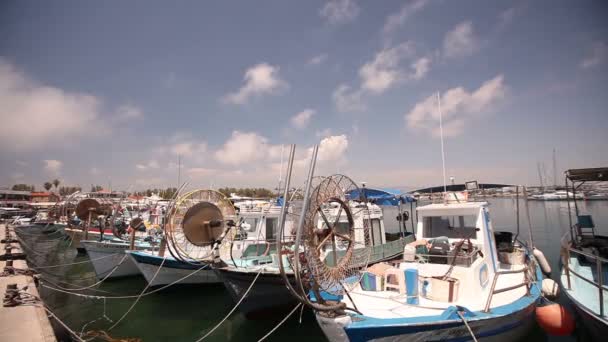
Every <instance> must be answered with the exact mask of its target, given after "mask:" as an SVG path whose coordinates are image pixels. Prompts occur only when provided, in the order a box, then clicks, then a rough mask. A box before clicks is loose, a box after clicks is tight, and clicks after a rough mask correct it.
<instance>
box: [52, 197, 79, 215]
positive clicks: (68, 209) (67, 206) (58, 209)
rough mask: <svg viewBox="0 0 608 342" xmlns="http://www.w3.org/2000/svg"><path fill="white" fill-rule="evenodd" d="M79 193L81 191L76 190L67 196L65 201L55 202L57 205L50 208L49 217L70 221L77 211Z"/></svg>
mask: <svg viewBox="0 0 608 342" xmlns="http://www.w3.org/2000/svg"><path fill="white" fill-rule="evenodd" d="M79 194H80V191H76V192H74V193H72V194H70V195H69V196H67V197H66V198H65V199H64V200H63V201H60V202H57V203H55V205H53V206H52V207H51V208H50V209H49V217H50V218H53V219H55V220H57V221H60V222H69V219H70V218H71V217H72V216H73V215H74V212H75V211H76V206H77V205H78V195H79Z"/></svg>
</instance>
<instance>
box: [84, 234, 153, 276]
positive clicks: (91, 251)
mask: <svg viewBox="0 0 608 342" xmlns="http://www.w3.org/2000/svg"><path fill="white" fill-rule="evenodd" d="M80 245H81V246H82V247H83V248H84V249H85V250H86V252H87V255H88V256H89V259H90V260H91V263H92V264H93V268H94V269H95V274H96V275H97V278H99V279H112V278H120V277H130V276H136V275H139V273H140V272H139V269H138V268H137V266H136V265H135V263H134V262H133V261H132V260H131V259H130V258H129V257H128V256H127V255H126V254H125V252H126V251H128V250H154V249H158V243H154V240H148V241H141V240H138V241H134V244H133V245H131V243H130V242H129V241H125V240H124V239H119V238H115V237H112V238H107V239H105V240H103V241H94V240H82V241H80Z"/></svg>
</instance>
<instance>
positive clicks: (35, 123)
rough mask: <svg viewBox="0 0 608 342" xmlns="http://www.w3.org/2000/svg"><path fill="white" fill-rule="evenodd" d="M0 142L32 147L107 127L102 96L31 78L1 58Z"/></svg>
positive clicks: (68, 139)
mask: <svg viewBox="0 0 608 342" xmlns="http://www.w3.org/2000/svg"><path fill="white" fill-rule="evenodd" d="M0 103H2V106H0V121H1V122H2V126H3V127H10V129H5V130H3V132H2V134H0V146H4V147H5V148H6V147H8V146H10V147H11V148H12V149H19V150H32V149H36V148H39V147H44V148H48V147H49V146H53V145H60V144H62V143H65V142H68V141H69V142H73V141H74V139H75V138H77V137H81V136H86V135H90V134H91V132H92V131H93V132H94V131H95V130H99V129H101V128H103V127H104V125H103V123H102V122H100V121H99V107H100V104H99V100H98V99H97V98H96V97H94V96H91V95H88V94H83V93H70V92H65V91H63V90H62V89H59V88H55V87H50V86H45V85H42V84H39V83H38V82H36V81H34V80H31V79H29V78H28V77H27V76H26V75H24V74H23V73H21V72H20V71H18V70H17V69H16V68H15V67H14V66H13V65H12V64H10V63H8V62H7V61H6V60H4V59H2V58H0Z"/></svg>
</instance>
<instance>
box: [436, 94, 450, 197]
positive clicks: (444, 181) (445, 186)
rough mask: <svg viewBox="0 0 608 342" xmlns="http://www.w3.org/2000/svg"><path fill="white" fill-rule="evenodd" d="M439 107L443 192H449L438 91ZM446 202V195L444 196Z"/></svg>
mask: <svg viewBox="0 0 608 342" xmlns="http://www.w3.org/2000/svg"><path fill="white" fill-rule="evenodd" d="M437 109H438V110H439V134H440V135H441V164H442V166H443V192H444V193H446V192H448V190H447V188H448V187H447V181H446V176H445V151H444V148H443V122H442V117H441V95H440V94H439V92H437ZM444 202H445V196H444Z"/></svg>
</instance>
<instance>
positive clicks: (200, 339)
mask: <svg viewBox="0 0 608 342" xmlns="http://www.w3.org/2000/svg"><path fill="white" fill-rule="evenodd" d="M262 271H264V269H263V268H260V271H259V272H258V274H256V276H255V278H253V281H252V282H251V284H250V285H249V287H248V288H247V291H245V293H244V294H243V296H242V297H241V299H239V301H238V302H237V303H236V304H235V305H234V307H233V308H232V310H230V312H228V314H227V315H226V317H224V318H223V319H222V320H221V321H220V322H219V323H218V324H216V325H215V326H214V327H213V328H212V329H211V330H209V332H207V333H206V334H205V336H203V337H201V338H199V339H198V340H196V342H200V341H202V340H204V339H206V338H207V337H208V336H209V335H211V334H212V333H213V332H214V331H215V330H217V328H219V327H220V325H222V323H224V322H225V321H226V320H227V319H228V317H230V316H231V315H232V313H233V312H234V311H235V310H236V308H238V307H239V305H241V303H242V302H243V300H245V297H247V295H248V294H249V291H250V290H251V288H252V287H253V284H255V282H256V280H258V277H259V276H260V274H262Z"/></svg>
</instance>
